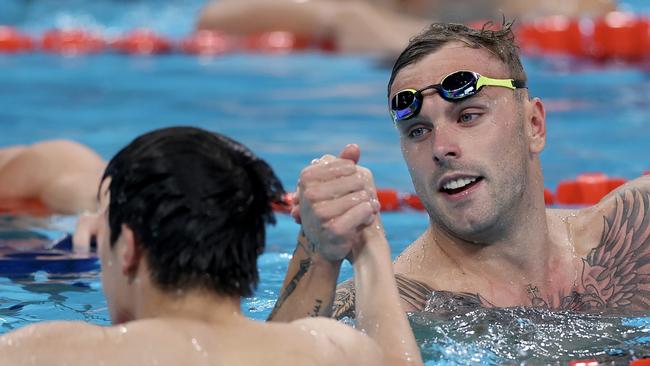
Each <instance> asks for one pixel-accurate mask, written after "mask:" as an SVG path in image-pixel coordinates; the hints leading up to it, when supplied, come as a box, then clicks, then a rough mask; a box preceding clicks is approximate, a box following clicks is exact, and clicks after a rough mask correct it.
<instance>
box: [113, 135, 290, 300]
mask: <svg viewBox="0 0 650 366" xmlns="http://www.w3.org/2000/svg"><path fill="white" fill-rule="evenodd" d="M108 177H110V178H111V181H110V186H109V191H110V202H109V207H108V222H109V227H110V230H111V234H110V243H111V246H113V245H114V244H115V242H116V240H117V239H118V237H119V236H120V233H121V227H122V224H125V225H127V226H128V227H129V228H130V229H131V230H133V232H134V235H135V241H136V244H137V245H139V246H140V247H141V248H143V251H144V252H145V256H146V258H147V262H148V264H149V267H150V271H151V273H150V274H151V278H152V281H153V282H154V283H155V284H156V285H158V286H159V287H160V288H161V289H163V290H179V289H180V290H183V289H191V288H201V289H208V290H214V291H216V292H218V293H220V294H226V295H239V296H250V295H252V293H253V291H254V289H255V287H256V285H257V282H258V279H259V275H258V270H257V257H258V255H260V254H261V253H262V252H263V250H264V242H265V239H266V238H265V224H267V223H272V224H274V223H275V217H274V214H273V210H272V202H279V201H280V200H281V197H282V194H283V193H284V189H283V187H282V184H281V183H280V181H279V180H278V178H277V177H276V175H275V174H274V172H273V170H272V169H271V167H270V166H269V165H268V164H267V163H266V162H265V161H264V160H262V159H260V158H258V157H257V156H255V154H253V152H251V151H250V150H249V149H248V148H246V147H245V146H244V145H242V144H241V143H239V142H236V141H234V140H232V139H230V138H228V137H225V136H223V135H220V134H218V133H213V132H209V131H206V130H202V129H199V128H193V127H170V128H164V129H159V130H155V131H152V132H149V133H146V134H144V135H142V136H140V137H138V138H136V139H135V140H133V141H132V142H131V143H130V144H128V145H127V146H126V147H124V148H123V149H122V150H120V151H119V152H118V153H117V154H116V155H115V157H113V159H111V161H110V162H109V163H108V166H107V168H106V171H105V172H104V176H103V178H102V181H103V180H104V179H106V178H108Z"/></svg>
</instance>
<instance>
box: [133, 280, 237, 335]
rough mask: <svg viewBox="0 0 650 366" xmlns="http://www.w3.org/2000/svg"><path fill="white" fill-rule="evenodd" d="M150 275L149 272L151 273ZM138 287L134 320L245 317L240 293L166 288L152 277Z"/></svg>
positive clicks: (211, 320)
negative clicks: (155, 282) (163, 288)
mask: <svg viewBox="0 0 650 366" xmlns="http://www.w3.org/2000/svg"><path fill="white" fill-rule="evenodd" d="M147 275H148V273H147ZM136 286H137V287H139V288H137V289H134V290H135V291H133V296H134V313H133V318H134V319H145V318H182V319H188V320H197V321H200V322H203V323H209V324H229V323H236V322H240V321H242V320H244V319H245V317H244V316H243V315H242V314H241V309H240V306H241V299H240V297H239V296H229V295H221V294H218V293H216V292H213V291H209V290H203V289H191V290H183V289H178V290H176V291H163V290H161V289H160V288H158V286H156V285H153V284H152V283H151V282H150V280H149V278H148V276H147V278H146V279H145V280H142V281H140V284H139V285H136Z"/></svg>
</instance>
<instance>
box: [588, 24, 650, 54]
mask: <svg viewBox="0 0 650 366" xmlns="http://www.w3.org/2000/svg"><path fill="white" fill-rule="evenodd" d="M649 45H650V42H649V37H648V19H645V18H641V17H638V16H636V15H634V14H630V13H621V12H612V13H609V14H607V15H606V16H605V17H604V18H601V19H597V20H596V21H595V23H594V30H593V50H592V54H593V56H594V57H596V58H600V59H603V58H622V59H625V60H630V61H637V60H640V59H642V58H644V57H645V56H648V55H649V53H648V46H649Z"/></svg>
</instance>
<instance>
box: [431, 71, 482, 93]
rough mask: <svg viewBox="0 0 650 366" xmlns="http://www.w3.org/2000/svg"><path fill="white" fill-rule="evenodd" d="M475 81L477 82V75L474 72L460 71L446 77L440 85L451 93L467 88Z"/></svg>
mask: <svg viewBox="0 0 650 366" xmlns="http://www.w3.org/2000/svg"><path fill="white" fill-rule="evenodd" d="M473 82H476V76H474V73H471V72H469V71H459V72H455V73H453V74H451V75H448V76H447V77H446V78H444V79H443V80H442V83H441V84H440V86H441V87H442V89H443V90H444V91H445V92H447V93H450V92H453V91H455V90H458V89H462V88H465V87H467V85H469V84H471V83H473Z"/></svg>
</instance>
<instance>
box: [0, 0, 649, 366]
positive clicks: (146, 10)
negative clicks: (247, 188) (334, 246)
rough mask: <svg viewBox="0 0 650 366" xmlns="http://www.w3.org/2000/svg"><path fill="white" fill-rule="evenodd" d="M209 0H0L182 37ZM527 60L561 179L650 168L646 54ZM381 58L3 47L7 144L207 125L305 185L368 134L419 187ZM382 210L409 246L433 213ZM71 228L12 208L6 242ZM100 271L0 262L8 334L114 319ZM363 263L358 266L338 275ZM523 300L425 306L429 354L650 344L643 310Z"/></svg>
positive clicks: (278, 255)
mask: <svg viewBox="0 0 650 366" xmlns="http://www.w3.org/2000/svg"><path fill="white" fill-rule="evenodd" d="M200 3H201V2H200V1H164V2H154V1H134V2H122V1H108V0H103V1H96V2H82V1H72V0H68V1H58V2H56V1H39V2H22V1H0V22H1V21H4V22H6V23H12V24H15V25H18V26H20V27H21V28H22V29H26V30H27V31H30V32H34V34H38V33H39V32H41V31H42V30H44V29H48V28H50V27H52V26H55V25H62V24H63V25H65V24H75V25H84V26H93V27H98V28H100V29H103V30H105V31H107V32H120V31H124V30H128V29H130V28H132V27H134V26H136V25H147V26H150V27H153V28H154V29H156V30H158V31H160V32H163V33H165V34H167V35H169V36H170V37H174V38H179V37H181V36H183V35H185V34H187V33H189V31H190V28H191V24H192V22H191V18H192V17H193V16H194V13H195V12H196V11H197V9H198V8H199V7H200ZM624 5H625V6H628V7H633V8H635V9H637V10H642V11H647V5H646V4H645V2H643V1H628V2H625V3H624ZM3 10H5V11H3ZM179 14H180V16H179ZM524 62H525V66H526V68H527V70H528V74H529V79H530V82H529V85H530V90H531V92H532V94H533V95H536V96H540V97H541V98H542V99H543V100H544V101H545V102H546V106H547V110H548V126H547V127H548V143H547V147H546V150H545V152H544V153H543V155H542V165H543V169H544V175H545V182H546V185H547V186H548V187H551V188H554V187H555V186H556V185H557V183H558V182H559V181H560V180H562V179H566V178H572V177H574V176H575V175H576V174H579V173H583V172H587V171H602V172H605V173H607V174H609V175H616V176H622V177H625V178H628V179H631V178H634V177H637V176H639V175H640V174H641V173H642V172H643V171H644V170H648V169H650V156H649V155H648V149H647V139H648V136H650V123H649V122H648V119H649V113H648V109H647V106H648V105H649V104H650V83H648V79H649V74H648V65H647V64H642V65H626V64H618V63H606V64H597V63H592V62H585V61H579V60H573V59H567V58H554V59H525V60H524ZM381 64H382V63H381V62H380V60H376V59H373V58H369V57H358V56H345V57H341V56H332V55H323V54H316V53H307V54H299V55H285V56H266V55H227V56H222V57H218V58H213V59H204V58H196V57H191V56H184V55H168V56H160V57H127V56H121V55H115V54H99V55H93V56H86V57H77V58H69V57H61V56H56V55H47V54H40V53H34V54H23V55H12V56H6V55H0V69H1V70H2V72H0V106H2V108H0V123H1V124H2V127H1V129H2V130H1V131H2V133H0V146H4V145H11V144H25V143H31V142H36V141H40V140H43V139H52V138H69V139H74V140H77V141H80V142H83V143H85V144H88V145H89V146H91V147H92V148H94V149H96V150H97V151H98V152H99V153H100V154H101V155H102V156H103V157H104V158H109V157H110V156H112V154H114V153H115V152H116V151H117V150H118V149H119V148H120V147H121V146H123V145H124V144H126V143H128V142H129V141H130V140H131V139H132V138H133V137H135V136H136V135H138V134H140V133H142V132H145V131H148V130H151V129H153V128H158V127H162V126H170V125H177V124H184V125H195V126H200V127H204V128H208V129H212V130H216V131H219V132H221V133H224V134H227V135H229V136H232V137H233V138H235V139H237V140H239V141H241V142H243V143H245V144H246V145H248V146H250V147H251V148H252V149H253V150H254V151H256V152H257V153H258V154H259V155H261V156H262V157H264V158H265V159H267V160H268V161H269V162H270V163H271V165H272V166H273V167H274V168H275V170H276V171H277V173H278V175H279V176H280V178H281V180H282V181H283V182H284V184H285V186H286V187H287V189H288V190H292V189H293V187H294V185H295V182H296V179H297V176H298V174H299V172H300V169H301V168H302V167H304V166H305V165H306V164H307V163H308V162H309V161H310V160H311V159H313V158H314V157H317V156H320V155H322V154H324V153H336V152H337V151H338V150H339V149H340V148H342V147H343V146H344V145H345V144H347V143H350V142H355V143H358V144H359V145H360V146H361V148H362V163H363V164H364V165H366V166H367V167H369V168H371V169H372V170H373V172H374V175H375V181H376V182H377V185H378V186H379V187H387V188H393V189H396V190H398V191H401V192H411V191H412V190H413V189H412V186H411V182H410V178H409V176H408V172H407V170H406V168H405V166H404V163H403V161H402V158H401V155H400V151H399V146H398V141H397V135H396V132H395V130H394V128H393V127H392V125H391V122H390V120H389V117H388V114H387V110H386V104H385V95H386V89H385V85H386V81H387V79H388V76H389V70H388V69H386V68H385V67H382V66H380V65H381ZM383 219H384V223H385V226H386V231H387V234H388V236H389V241H390V243H391V245H392V249H393V254H394V255H396V254H397V253H399V252H400V251H401V250H402V249H404V248H405V246H406V245H408V244H409V243H410V242H411V241H412V240H413V239H415V238H416V237H417V236H418V235H419V234H420V232H421V231H422V230H423V229H424V228H425V226H426V220H427V217H426V215H424V214H422V213H420V212H415V211H404V212H399V213H387V214H384V215H383ZM73 228H74V218H70V217H53V218H50V219H45V220H27V219H20V218H11V217H4V218H3V219H2V220H0V250H3V249H4V250H11V251H15V250H16V249H15V247H17V246H23V247H25V246H29V247H30V248H40V247H41V246H47V245H49V244H50V243H51V242H53V241H56V240H57V239H58V238H60V237H62V236H63V235H64V234H65V233H66V232H69V231H72V230H73ZM297 231H298V227H297V225H295V224H294V223H293V222H292V220H291V219H290V218H289V217H287V216H284V215H280V216H279V222H278V224H277V226H275V227H272V228H270V232H269V235H268V243H267V250H266V253H265V254H264V255H263V256H262V257H261V258H260V260H259V266H260V270H261V277H262V281H261V283H260V286H259V288H258V291H257V292H256V293H255V296H254V297H252V298H251V299H247V300H245V301H244V303H243V305H242V309H243V310H244V311H245V312H246V313H247V314H248V315H250V316H251V317H253V318H256V319H265V318H266V316H267V315H268V313H269V312H270V310H271V308H272V307H273V304H274V301H275V299H276V296H277V291H278V290H279V288H280V285H281V282H282V280H283V278H284V273H285V270H286V266H287V264H288V261H289V259H290V254H291V252H292V251H293V248H294V243H295V237H296V234H297ZM61 255H62V256H63V257H65V256H66V255H65V254H61ZM60 259H62V260H63V259H65V258H60ZM68 259H70V258H68ZM97 270H98V267H97V266H95V267H94V269H90V270H89V269H87V268H86V269H84V270H83V271H81V272H75V271H72V270H71V271H69V272H67V273H61V274H52V273H48V272H47V271H42V270H38V271H35V272H30V273H27V274H26V275H25V276H13V277H10V276H8V275H7V274H6V273H4V274H3V273H0V333H3V332H6V331H9V330H11V329H15V328H16V327H20V326H23V325H25V324H29V323H32V322H36V321H41V320H53V319H81V320H87V321H90V322H93V323H97V324H108V323H109V320H108V314H107V311H106V304H105V300H104V298H103V296H102V295H101V289H100V284H99V281H98V279H99V276H98V272H97ZM0 272H2V267H0ZM350 274H351V271H350V268H349V266H347V267H345V268H344V270H343V273H342V274H341V278H342V279H343V278H347V277H349V276H350ZM517 311H518V310H516V309H515V310H508V311H504V312H498V311H497V312H496V313H494V312H490V311H485V312H480V311H479V312H474V313H470V314H454V315H453V316H450V317H449V318H447V319H440V318H433V317H432V316H430V315H427V314H415V315H413V316H412V319H411V320H412V323H413V325H414V328H415V329H416V332H417V334H418V340H419V343H420V344H421V346H422V349H423V352H424V355H425V356H426V358H427V359H428V360H430V361H429V363H431V364H465V362H466V361H467V360H474V361H472V362H475V363H492V362H493V363H498V362H500V361H503V360H523V359H531V358H532V359H535V360H554V359H558V358H559V359H566V358H568V357H575V356H579V355H580V352H581V351H580V350H584V349H589V350H591V352H592V354H594V353H595V354H601V355H602V354H608V352H616V351H617V350H618V351H620V352H623V353H624V354H626V355H627V354H629V352H630V350H633V352H637V354H640V353H645V352H647V350H646V348H647V346H646V345H647V344H648V339H647V337H648V336H650V334H649V331H650V330H649V329H650V328H648V324H647V321H646V318H644V317H641V316H637V317H631V318H611V319H610V318H602V319H588V317H581V316H576V315H570V314H569V315H566V314H544V313H539V312H533V313H528V314H523V313H519V312H517ZM495 319H498V321H496V320H495ZM554 332H555V333H554ZM557 332H561V334H563V335H564V337H558V336H557ZM521 334H524V335H525V336H521ZM594 347H595V348H594ZM612 350H613V351H612ZM647 353H650V352H647Z"/></svg>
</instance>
